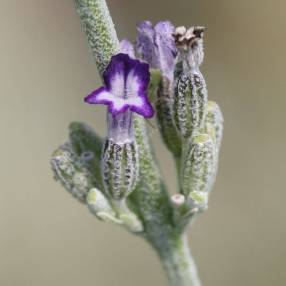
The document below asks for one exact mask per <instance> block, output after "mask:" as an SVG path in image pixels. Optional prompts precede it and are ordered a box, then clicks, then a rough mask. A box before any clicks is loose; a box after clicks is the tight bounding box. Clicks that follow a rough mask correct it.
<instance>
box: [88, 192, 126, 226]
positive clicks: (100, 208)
mask: <svg viewBox="0 0 286 286" xmlns="http://www.w3.org/2000/svg"><path fill="white" fill-rule="evenodd" d="M86 201H87V206H88V208H89V210H90V211H91V212H92V213H93V214H94V215H96V216H97V217H98V218H99V219H102V220H104V221H110V222H114V223H117V224H122V221H121V220H120V219H118V218H117V217H116V214H115V212H114V210H113V209H112V207H111V205H110V203H109V201H108V200H107V198H106V197H105V196H104V194H103V193H102V192H101V191H99V190H98V189H96V188H94V189H91V190H90V191H89V192H88V195H87V199H86Z"/></svg>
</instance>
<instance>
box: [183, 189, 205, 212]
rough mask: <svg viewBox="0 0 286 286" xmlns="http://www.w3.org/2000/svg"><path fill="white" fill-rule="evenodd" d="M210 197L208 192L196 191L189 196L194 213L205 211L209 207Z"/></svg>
mask: <svg viewBox="0 0 286 286" xmlns="http://www.w3.org/2000/svg"><path fill="white" fill-rule="evenodd" d="M208 199H209V195H208V193H206V192H199V191H194V192H191V193H190V194H189V197H188V202H189V204H190V207H191V209H192V210H193V212H194V213H195V212H198V211H204V210H206V209H207V207H208Z"/></svg>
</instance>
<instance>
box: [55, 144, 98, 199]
mask: <svg viewBox="0 0 286 286" xmlns="http://www.w3.org/2000/svg"><path fill="white" fill-rule="evenodd" d="M51 165H52V169H53V171H54V174H55V179H56V180H59V181H60V182H61V183H62V185H63V186H64V187H65V189H66V190H67V191H68V192H70V193H71V194H72V195H73V196H74V197H76V198H77V199H78V200H79V201H81V202H85V200H86V195H87V192H88V190H89V189H90V188H92V187H94V186H95V185H96V182H95V178H94V177H93V176H92V175H91V174H90V172H89V171H88V169H87V168H86V167H85V165H84V164H83V163H82V160H81V159H80V158H79V157H78V156H77V155H76V154H75V153H74V152H73V150H72V149H71V146H70V145H69V144H65V145H63V146H61V147H60V148H59V149H57V150H56V151H55V152H54V154H53V155H52V159H51Z"/></svg>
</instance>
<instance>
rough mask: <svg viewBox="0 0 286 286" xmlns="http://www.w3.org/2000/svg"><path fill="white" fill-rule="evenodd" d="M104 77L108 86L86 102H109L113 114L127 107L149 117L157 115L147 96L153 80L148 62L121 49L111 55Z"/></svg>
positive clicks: (87, 98) (122, 111)
mask: <svg viewBox="0 0 286 286" xmlns="http://www.w3.org/2000/svg"><path fill="white" fill-rule="evenodd" d="M103 79H104V83H105V86H103V87H100V88H98V89H96V90H95V91H93V92H92V93H91V94H90V95H88V96H87V97H85V99H84V100H85V102H87V103H90V104H105V105H108V111H109V112H110V113H111V114H112V115H113V116H116V115H118V114H120V113H124V112H126V111H127V110H130V111H132V112H136V113H138V114H140V115H142V116H144V117H146V118H150V117H152V116H153V115H154V110H153V107H152V105H151V104H150V102H149V100H148V97H147V90H148V85H149V81H150V72H149V65H148V64H146V63H142V62H140V61H139V60H136V59H132V58H131V57H130V56H129V55H127V54H123V53H119V54H117V55H115V56H113V57H112V59H111V61H110V63H109V65H108V67H107V68H106V70H105V72H104V74H103Z"/></svg>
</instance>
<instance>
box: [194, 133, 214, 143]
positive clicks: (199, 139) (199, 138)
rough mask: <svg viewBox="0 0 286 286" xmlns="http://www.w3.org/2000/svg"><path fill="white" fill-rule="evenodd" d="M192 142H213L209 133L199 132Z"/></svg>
mask: <svg viewBox="0 0 286 286" xmlns="http://www.w3.org/2000/svg"><path fill="white" fill-rule="evenodd" d="M192 142H193V144H206V143H208V142H211V138H210V136H209V135H208V134H199V135H195V136H194V137H193V138H192Z"/></svg>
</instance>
